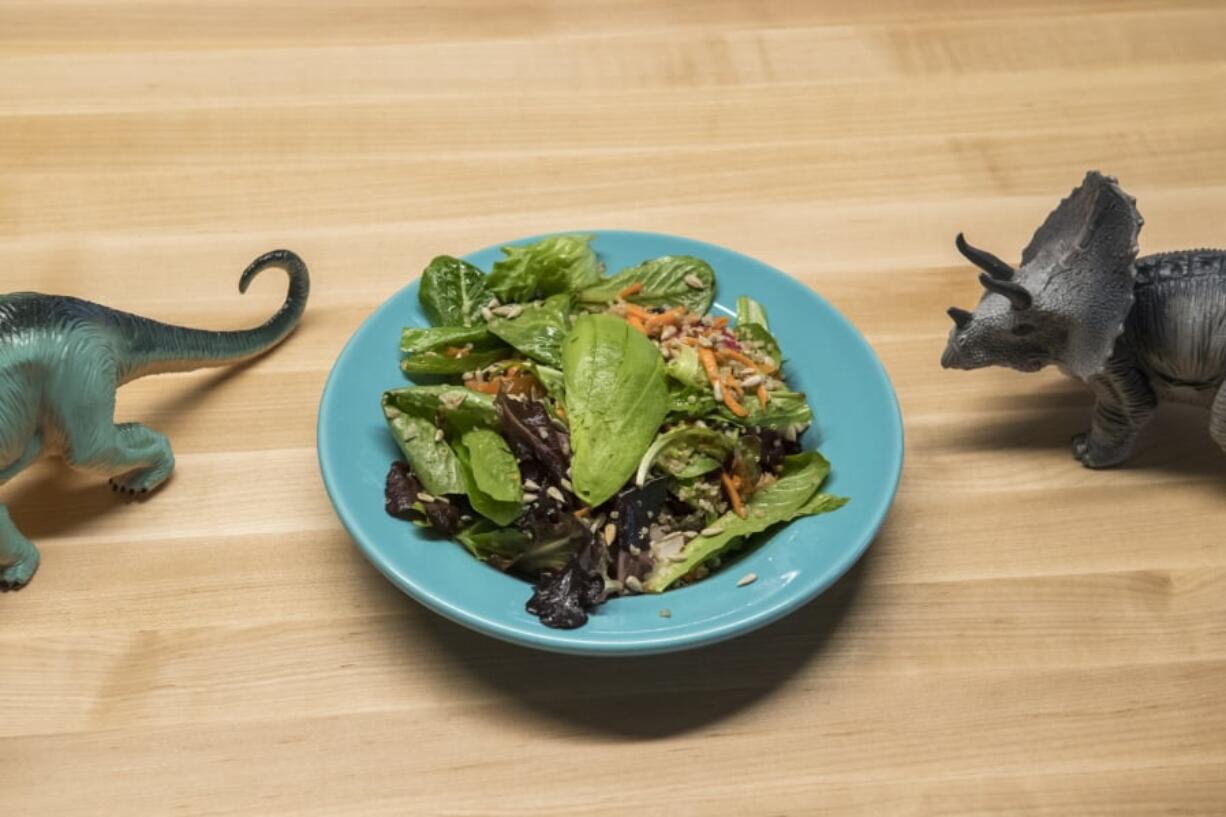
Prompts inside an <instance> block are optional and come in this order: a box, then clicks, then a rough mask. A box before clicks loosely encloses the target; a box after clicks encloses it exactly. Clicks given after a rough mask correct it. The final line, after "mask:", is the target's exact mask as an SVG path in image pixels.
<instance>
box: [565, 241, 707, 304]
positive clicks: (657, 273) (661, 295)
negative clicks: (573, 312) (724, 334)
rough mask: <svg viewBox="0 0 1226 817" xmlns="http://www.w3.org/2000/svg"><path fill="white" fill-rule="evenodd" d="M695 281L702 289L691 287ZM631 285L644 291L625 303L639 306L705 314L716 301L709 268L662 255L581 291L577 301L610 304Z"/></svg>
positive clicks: (684, 258) (682, 257)
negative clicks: (680, 309) (672, 308)
mask: <svg viewBox="0 0 1226 817" xmlns="http://www.w3.org/2000/svg"><path fill="white" fill-rule="evenodd" d="M694 282H697V283H699V284H701V286H698V287H695V286H692V285H691V284H692V283H694ZM632 284H642V286H643V288H642V289H641V290H639V291H638V292H637V293H636V294H634V295H632V296H630V298H628V300H630V301H633V302H634V303H636V304H641V305H642V306H668V307H671V306H684V307H685V308H686V309H687V310H689V311H690V312H693V313H695V314H697V315H705V314H706V313H707V310H708V309H710V308H711V304H712V303H713V302H714V301H715V272H714V271H713V270H712V269H711V265H710V264H708V263H707V262H706V261H703V260H702V259H700V258H693V257H691V256H688V255H665V256H662V257H660V258H653V259H651V260H649V261H644V262H643V263H641V264H639V265H638V266H637V267H630V268H628V269H624V270H622V271H621V272H619V273H617V274H616V275H614V276H612V277H611V278H606V279H604V280H603V281H601V282H600V283H598V284H596V285H595V286H592V287H588V288H587V289H584V290H582V291H581V292H580V293H579V296H578V297H579V301H580V302H581V303H588V304H600V303H609V302H611V301H615V300H617V296H618V295H619V294H620V293H621V292H623V291H624V290H625V289H626V288H627V287H629V286H630V285H632Z"/></svg>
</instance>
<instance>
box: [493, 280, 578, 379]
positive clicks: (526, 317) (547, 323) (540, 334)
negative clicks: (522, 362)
mask: <svg viewBox="0 0 1226 817" xmlns="http://www.w3.org/2000/svg"><path fill="white" fill-rule="evenodd" d="M569 317H570V296H569V295H565V294H563V295H553V296H551V297H549V298H546V299H545V300H544V301H541V302H538V303H534V304H530V305H528V306H525V307H524V311H523V312H521V313H520V314H519V315H517V316H515V317H514V318H499V319H497V320H493V321H490V324H489V330H490V331H491V332H493V333H494V334H495V335H497V336H498V337H500V338H502V339H503V340H504V341H506V342H507V343H509V344H511V345H512V346H514V347H515V348H516V349H518V350H519V351H520V352H521V353H523V354H525V355H527V356H528V357H530V358H532V359H533V360H538V361H540V362H541V363H545V364H547V365H549V366H561V365H562V338H563V337H564V336H565V335H566V323H567V320H568V318H569Z"/></svg>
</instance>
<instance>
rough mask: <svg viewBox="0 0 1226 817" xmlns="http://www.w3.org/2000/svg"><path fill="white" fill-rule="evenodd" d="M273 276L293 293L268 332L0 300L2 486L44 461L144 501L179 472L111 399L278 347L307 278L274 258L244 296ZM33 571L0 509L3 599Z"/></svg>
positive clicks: (83, 304) (26, 548) (293, 260)
mask: <svg viewBox="0 0 1226 817" xmlns="http://www.w3.org/2000/svg"><path fill="white" fill-rule="evenodd" d="M271 266H277V267H283V268H284V269H285V270H286V272H288V273H289V294H288V295H287V296H286V298H285V302H284V303H283V304H282V305H281V308H280V309H279V310H278V311H277V313H276V314H275V315H273V316H272V317H271V318H269V319H268V321H266V322H265V323H264V324H263V325H261V326H259V327H257V328H255V329H250V330H246V331H238V332H209V331H204V330H199V329H185V328H183V327H179V326H170V325H168V324H164V323H158V322H157V321H153V320H149V319H148V318H142V317H140V316H139V315H130V314H128V313H126V312H119V311H117V310H114V309H109V308H107V307H105V306H101V305H99V304H95V303H91V302H90V301H82V300H80V299H78V298H67V297H61V296H58V295H41V294H39V293H36V292H18V293H13V294H11V295H0V485H2V484H4V483H5V482H7V481H8V480H10V479H12V478H13V477H14V476H15V475H16V474H17V473H18V472H20V471H21V470H22V469H23V468H25V467H26V466H27V465H29V464H30V463H31V462H32V461H34V459H35V458H36V457H38V455H39V454H40V453H42V452H44V451H46V452H49V453H58V454H63V456H64V458H65V459H66V460H67V461H68V463H69V464H70V465H72V466H74V467H76V468H82V469H87V470H91V471H97V472H100V473H103V474H105V475H107V476H109V477H110V478H111V487H112V488H113V489H115V490H117V491H124V492H127V493H133V494H135V493H145V492H148V491H151V490H153V489H154V488H156V487H157V486H159V485H161V484H162V483H163V482H165V481H166V478H167V477H169V476H170V472H171V469H173V468H174V462H175V460H174V455H173V454H171V451H170V442H169V441H168V440H167V439H166V437H165V436H164V435H162V434H159V433H158V432H156V431H154V430H153V429H151V428H146V427H145V426H143V425H140V424H139V423H119V424H116V423H115V421H114V413H115V389H116V388H117V387H119V386H121V385H123V384H124V383H127V382H128V381H130V380H134V379H136V378H138V377H143V376H144V375H147V374H157V373H159V372H180V371H188V370H191V369H197V368H201V367H204V366H221V365H224V364H227V363H233V362H236V361H239V360H243V359H245V358H249V357H253V356H255V355H258V354H260V353H261V352H264V351H266V350H267V349H270V348H271V347H273V346H275V345H276V344H278V343H280V342H281V340H282V339H284V338H285V336H286V335H288V334H289V333H290V331H291V330H293V328H294V326H295V325H296V324H297V323H298V319H299V318H301V317H302V312H303V309H305V308H306V301H307V294H308V293H309V291H310V279H309V276H308V274H307V268H306V265H305V264H304V263H303V262H302V259H301V258H299V257H298V256H297V255H295V254H294V253H292V252H290V251H288V250H275V251H273V252H270V253H266V254H264V255H262V256H260V257H259V258H257V259H256V260H255V261H253V262H252V263H251V265H250V266H249V267H247V269H246V271H245V272H243V275H242V277H241V278H240V279H239V282H238V289H239V292H246V291H247V286H248V284H250V283H251V280H252V279H253V278H255V276H256V275H257V274H258V273H259V272H260V271H261V270H263V269H265V268H266V267H271ZM37 568H38V550H37V549H36V548H35V547H34V545H33V543H31V542H30V540H29V539H27V538H26V537H25V536H23V535H22V534H21V532H20V531H19V530H17V528H16V527H15V526H14V525H13V522H12V520H11V519H10V518H9V515H8V510H7V509H6V508H5V507H4V505H2V504H0V590H14V589H17V588H19V587H21V586H22V585H24V584H26V582H28V581H29V580H30V577H31V576H33V575H34V571H35V570H36V569H37Z"/></svg>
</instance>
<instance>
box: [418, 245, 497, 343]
mask: <svg viewBox="0 0 1226 817" xmlns="http://www.w3.org/2000/svg"><path fill="white" fill-rule="evenodd" d="M417 297H418V300H420V301H421V308H422V310H424V311H425V313H426V317H427V318H429V319H430V323H432V324H434V325H435V326H475V325H477V323H478V322H480V320H481V308H482V307H483V306H485V305H486V304H487V303H489V300H490V293H489V289H487V288H486V284H485V274H484V273H482V272H481V270H479V269H477V268H476V267H474V266H473V265H472V264H469V263H468V262H467V261H461V260H460V259H458V258H452V257H451V256H449V255H440V256H439V257H438V258H435V259H434V260H433V261H431V262H430V264H429V266H427V267H426V269H425V271H424V272H422V274H421V287H420V288H419V289H418V290H417Z"/></svg>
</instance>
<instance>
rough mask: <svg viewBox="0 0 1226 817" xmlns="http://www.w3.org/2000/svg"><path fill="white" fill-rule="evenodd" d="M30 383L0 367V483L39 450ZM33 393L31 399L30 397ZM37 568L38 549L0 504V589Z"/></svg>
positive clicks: (22, 580) (25, 578)
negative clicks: (0, 464)
mask: <svg viewBox="0 0 1226 817" xmlns="http://www.w3.org/2000/svg"><path fill="white" fill-rule="evenodd" d="M35 394H36V390H35V388H34V387H33V385H32V384H30V383H29V382H28V381H27V380H24V379H22V378H21V377H20V376H14V375H13V373H12V371H11V370H10V371H5V370H0V462H2V463H4V466H3V467H2V468H0V485H3V484H4V483H6V482H8V481H9V480H10V479H12V478H13V477H15V476H17V474H18V473H19V472H20V471H21V470H22V469H23V468H25V467H26V466H27V465H29V464H30V463H31V462H33V461H34V459H35V457H37V456H38V454H39V452H40V451H41V450H42V445H43V436H42V432H41V430H40V429H39V428H38V421H37V409H38V405H37V397H33V396H34V395H35ZM32 397H33V399H31V398H32ZM37 569H38V549H37V548H35V547H34V543H33V542H31V541H30V540H29V539H27V538H26V537H25V536H23V535H22V533H21V531H19V530H17V527H16V526H15V525H14V524H13V520H12V519H10V518H9V512H8V509H7V508H5V507H4V505H0V590H16V589H18V588H19V587H22V586H24V585H25V584H26V582H28V581H30V577H31V576H33V575H34V571H35V570H37Z"/></svg>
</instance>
